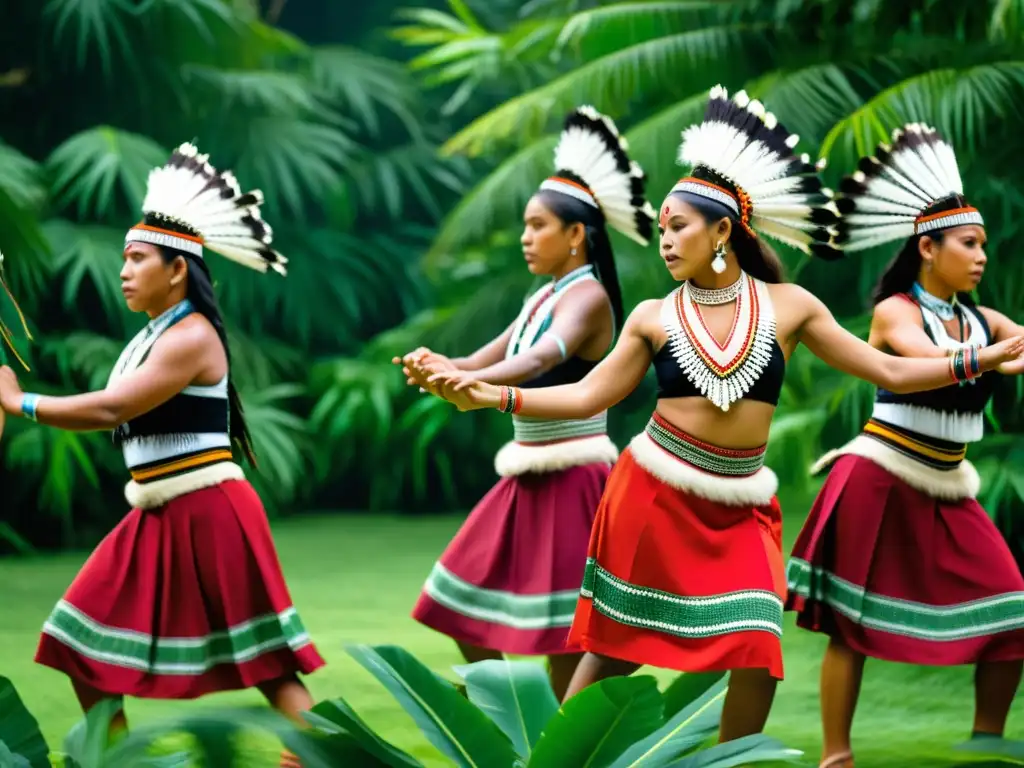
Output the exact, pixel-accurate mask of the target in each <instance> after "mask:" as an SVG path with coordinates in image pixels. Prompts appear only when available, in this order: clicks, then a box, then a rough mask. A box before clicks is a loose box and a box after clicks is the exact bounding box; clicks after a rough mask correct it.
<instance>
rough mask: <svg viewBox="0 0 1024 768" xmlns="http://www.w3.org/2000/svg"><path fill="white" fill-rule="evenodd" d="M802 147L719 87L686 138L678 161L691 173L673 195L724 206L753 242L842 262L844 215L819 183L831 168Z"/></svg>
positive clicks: (771, 118) (767, 116)
mask: <svg viewBox="0 0 1024 768" xmlns="http://www.w3.org/2000/svg"><path fill="white" fill-rule="evenodd" d="M798 140H799V137H798V136H797V135H796V134H790V133H789V132H788V131H787V130H786V129H785V128H784V127H783V126H782V125H781V124H780V123H779V121H778V119H777V118H776V117H775V115H773V114H772V113H771V112H767V111H766V110H765V108H764V105H763V104H762V103H761V102H759V101H757V100H756V99H754V100H751V99H750V97H749V96H747V94H746V92H744V91H740V92H739V93H737V94H736V95H735V96H734V97H733V98H732V99H731V100H730V99H729V92H728V91H727V90H726V89H725V88H723V87H722V86H721V85H716V86H715V87H714V88H712V89H711V93H710V98H709V100H708V106H707V110H706V111H705V113H704V121H703V122H702V123H700V124H699V125H693V126H690V127H689V128H687V129H686V130H685V131H683V142H682V145H681V146H680V147H679V162H680V164H681V165H687V166H690V168H691V170H690V175H689V176H686V177H685V178H683V179H680V180H679V182H678V183H677V184H676V185H675V187H673V188H672V192H684V193H689V194H694V195H699V196H701V197H704V198H706V199H710V200H714V201H715V202H717V203H719V204H721V205H723V206H725V208H727V209H728V210H729V211H730V212H731V213H732V214H733V216H735V217H736V218H737V219H738V220H739V222H740V225H741V226H742V227H743V228H744V229H745V230H746V231H747V232H748V233H749V234H750V235H751V236H753V237H756V236H757V234H756V233H758V232H759V233H761V234H764V235H768V236H769V237H772V238H774V239H776V240H779V241H781V242H783V243H787V244H789V245H791V246H793V247H795V248H798V249H800V250H801V251H803V252H805V253H813V254H815V255H817V256H821V257H822V258H826V259H836V258H840V257H841V256H842V253H841V252H840V251H839V249H838V248H837V246H836V242H835V237H836V235H837V233H838V231H837V229H836V226H835V225H836V221H837V220H838V218H839V211H838V209H837V208H836V206H835V204H834V203H833V202H832V193H831V192H830V191H829V190H827V189H825V188H824V187H823V186H822V183H821V179H820V178H819V177H818V171H820V170H821V169H822V168H824V166H825V162H824V160H821V161H819V162H818V163H817V164H812V163H811V160H810V158H809V157H808V156H807V155H806V154H804V155H797V154H795V153H794V151H793V149H794V147H796V145H797V142H798Z"/></svg>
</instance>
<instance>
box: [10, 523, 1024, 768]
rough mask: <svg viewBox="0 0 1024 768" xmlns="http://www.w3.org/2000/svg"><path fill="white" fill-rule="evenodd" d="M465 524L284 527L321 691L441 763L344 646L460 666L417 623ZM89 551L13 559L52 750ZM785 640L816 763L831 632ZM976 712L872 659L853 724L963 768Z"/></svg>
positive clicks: (917, 758)
mask: <svg viewBox="0 0 1024 768" xmlns="http://www.w3.org/2000/svg"><path fill="white" fill-rule="evenodd" d="M789 509H792V510H793V511H794V512H797V511H800V512H802V511H803V510H805V509H806V505H799V506H798V505H795V504H792V505H790V506H789ZM460 519H461V518H459V517H454V516H450V517H443V518H425V519H406V518H398V517H383V516H379V517H361V516H357V517H353V516H329V517H319V518H306V519H297V520H289V521H285V522H280V523H278V524H276V525H275V526H274V531H275V535H276V540H277V544H278V548H279V552H280V556H281V559H282V562H283V564H284V570H285V574H286V576H287V579H288V583H289V586H290V587H291V591H292V596H293V598H294V599H295V602H296V604H297V606H298V608H299V610H300V612H301V614H302V617H303V619H304V621H305V623H306V626H307V627H308V628H309V631H310V632H311V633H312V635H313V637H314V639H315V641H316V643H317V645H318V647H319V649H320V652H321V653H322V654H323V656H324V658H325V659H326V660H327V666H326V667H325V668H323V669H322V670H320V671H319V672H317V673H316V674H314V675H312V676H310V677H309V678H308V680H307V682H308V684H309V686H310V688H311V690H312V692H313V695H314V696H315V697H316V698H317V700H320V699H324V698H329V697H332V696H337V695H341V696H344V697H345V698H346V699H347V700H348V701H349V702H350V703H351V704H352V705H353V706H354V707H355V709H356V710H357V711H358V712H359V713H360V714H361V715H362V716H363V717H364V718H365V719H366V720H367V721H368V722H369V723H370V724H371V725H374V726H376V727H378V728H379V729H380V730H381V731H382V734H383V735H384V736H385V737H386V738H388V739H390V740H392V741H394V742H395V743H396V744H397V745H398V746H400V747H402V748H404V749H406V750H408V751H410V752H412V753H413V754H415V755H416V756H417V757H418V758H420V759H421V760H423V761H424V763H426V764H427V765H428V766H442V765H446V762H445V761H443V760H442V759H441V758H440V756H439V755H438V753H437V752H436V751H434V749H433V748H432V747H431V746H430V745H429V744H428V743H427V742H426V740H425V739H424V738H423V737H422V736H421V735H420V733H419V732H418V731H417V729H416V727H415V726H414V725H413V723H412V720H411V719H410V718H409V717H408V716H407V715H406V714H405V713H404V712H402V711H401V709H399V707H398V705H397V704H396V703H395V702H394V701H393V700H392V699H391V698H390V696H389V695H388V694H387V693H386V691H385V690H384V689H383V687H381V686H380V685H379V684H378V683H377V682H376V681H375V680H374V679H373V678H372V677H370V675H369V674H368V673H366V672H365V671H364V670H363V669H362V668H361V667H359V666H357V665H356V664H355V663H354V662H353V661H352V660H351V659H350V658H349V657H348V655H347V654H346V653H345V650H344V646H345V645H346V644H348V643H369V644H395V645H400V646H403V647H405V648H407V649H408V650H410V651H411V652H412V653H414V654H415V655H416V656H417V657H418V658H419V659H420V660H421V661H423V662H424V663H425V664H427V665H428V666H430V667H431V668H433V669H435V670H438V671H440V672H443V673H447V672H449V671H450V669H451V666H452V665H454V664H457V663H459V662H460V661H461V660H460V658H459V657H458V655H457V654H456V651H455V648H454V646H453V644H452V643H451V642H449V641H448V640H447V639H446V638H445V637H443V636H441V635H438V634H436V633H435V632H432V631H431V630H428V629H426V628H424V627H421V626H420V625H418V624H416V623H415V622H414V621H412V619H410V618H409V610H410V609H411V607H412V605H413V602H414V601H415V599H416V595H417V593H418V590H419V588H420V585H421V583H422V581H423V578H424V577H425V576H426V574H427V572H428V571H429V570H430V566H431V564H432V562H433V560H434V558H435V557H436V556H437V554H438V553H439V552H440V551H441V550H442V548H443V547H444V545H445V544H446V543H447V541H448V539H449V538H450V537H451V536H452V534H453V533H454V532H455V530H456V528H457V527H458V525H459V522H460ZM799 523H800V520H799V519H798V518H795V519H794V518H791V519H790V520H789V521H788V524H787V531H786V540H787V547H788V546H789V544H791V542H792V540H793V538H794V537H795V535H796V533H797V530H798V526H799ZM84 557H85V555H84V554H68V555H59V556H49V557H43V558H38V559H28V560H3V561H0V590H2V592H0V595H2V599H0V619H2V622H3V623H2V631H0V670H2V674H4V675H6V676H8V677H10V678H12V679H13V680H14V682H15V684H16V685H17V686H18V688H19V690H20V691H21V694H22V696H23V697H24V699H25V700H26V703H27V705H28V706H29V708H30V709H31V710H32V712H33V713H34V714H35V715H36V717H37V718H38V719H39V720H40V722H41V724H42V727H43V731H44V734H45V736H46V738H47V739H48V741H49V742H50V746H51V748H53V749H59V748H60V745H61V739H62V738H63V736H64V734H65V733H66V732H67V731H68V729H69V728H70V727H71V726H72V725H73V724H74V723H75V722H76V721H77V720H78V718H79V717H80V715H79V712H78V709H77V705H76V703H75V700H74V696H73V695H72V692H71V687H70V685H69V684H68V682H67V680H66V679H65V678H64V677H63V676H62V675H60V674H59V673H57V672H54V671H51V670H49V669H47V668H44V667H41V666H38V665H36V664H34V663H33V662H32V656H33V653H34V651H35V646H36V641H37V638H38V633H39V628H40V626H41V625H42V623H43V620H44V619H45V618H46V615H47V613H48V612H49V610H50V608H51V607H52V605H53V603H54V601H56V600H57V599H58V598H59V597H60V596H61V594H62V592H63V590H64V589H65V587H66V586H67V584H68V583H69V582H70V581H71V579H72V578H73V576H74V574H75V571H76V570H77V568H78V567H79V566H80V565H81V563H82V561H83V559H84ZM783 648H784V651H785V663H786V679H785V681H784V682H783V683H782V685H781V686H780V688H779V693H778V696H777V698H776V701H775V707H774V709H773V711H772V716H771V720H770V721H769V724H768V733H770V734H771V735H774V736H776V737H778V738H780V739H781V740H783V741H784V742H785V743H786V744H787V745H788V746H792V747H796V748H799V749H802V750H804V751H805V752H806V753H807V762H808V764H811V765H817V757H818V752H819V748H820V736H819V716H818V670H819V664H820V660H821V654H822V651H823V649H824V641H823V639H822V638H821V637H819V636H816V635H812V634H810V633H807V632H804V631H802V630H799V629H796V628H795V627H794V626H793V624H792V617H791V616H790V617H789V621H788V624H787V628H786V635H785V639H784V642H783ZM659 677H662V678H667V677H668V676H667V675H664V674H659ZM260 701H261V699H260V697H259V695H258V694H256V693H248V692H246V693H233V694H222V695H217V696H211V697H208V698H205V699H201V700H200V701H197V702H155V701H134V700H133V701H130V702H129V703H128V715H129V718H134V719H135V721H136V722H138V721H142V720H147V719H151V718H159V717H163V716H168V715H173V714H177V713H181V712H183V711H192V712H194V711H195V710H196V709H197V708H202V707H211V706H217V705H224V704H229V705H239V704H241V705H250V704H258V703H259V702H260ZM972 709H973V693H972V687H971V669H970V668H967V667H964V668H956V669H924V668H915V667H908V666H900V665H895V664H886V663H882V662H869V664H868V668H867V672H866V675H865V685H864V691H863V695H862V698H861V703H860V709H859V711H858V715H857V720H856V723H855V728H854V737H855V739H856V742H855V749H856V753H857V766H858V768H883V767H884V768H893V767H894V766H935V768H944V767H945V768H948V767H949V766H952V765H955V764H956V762H957V761H956V760H955V759H953V758H951V757H950V751H949V749H950V747H951V746H952V745H953V744H955V743H957V742H959V741H961V740H963V739H965V738H966V737H967V736H968V735H969V729H970V725H971V717H972ZM1007 735H1008V736H1010V737H1013V738H1022V737H1024V709H1022V707H1021V706H1020V705H1019V703H1018V704H1017V705H1015V707H1014V711H1013V713H1012V715H1011V720H1010V727H1009V729H1008V732H1007ZM268 759H269V755H268ZM253 764H256V763H253ZM265 764H268V765H269V764H270V763H269V762H267V763H265ZM566 768H571V766H567V767H566Z"/></svg>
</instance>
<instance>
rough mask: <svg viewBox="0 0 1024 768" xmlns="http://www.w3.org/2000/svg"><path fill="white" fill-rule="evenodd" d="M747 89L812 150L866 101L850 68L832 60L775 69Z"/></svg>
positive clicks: (802, 145) (804, 146)
mask: <svg viewBox="0 0 1024 768" xmlns="http://www.w3.org/2000/svg"><path fill="white" fill-rule="evenodd" d="M747 91H748V92H749V93H750V95H751V96H752V97H754V98H758V99H761V101H763V102H764V103H765V104H767V105H769V106H770V108H771V110H772V112H773V113H774V114H775V115H776V116H777V117H778V118H779V121H780V122H781V123H783V124H784V125H785V126H786V128H787V129H788V130H789V131H790V132H792V133H796V134H798V135H799V136H800V139H801V142H800V146H801V148H802V149H803V150H804V151H808V152H810V151H812V148H816V147H817V145H819V144H820V142H821V141H822V139H824V137H825V135H826V134H827V133H828V131H829V130H830V129H831V128H832V126H834V125H835V124H836V123H837V122H838V121H839V120H841V119H842V118H843V117H845V116H847V115H849V114H850V113H851V112H853V111H854V110H856V109H857V108H859V107H860V106H861V104H862V103H863V100H862V98H861V96H860V94H859V93H858V92H857V89H856V88H854V86H853V84H852V83H851V82H850V78H849V76H848V74H847V72H846V70H845V69H844V68H843V67H842V66H840V65H839V64H836V63H834V62H831V61H825V62H815V63H813V64H810V65H808V66H805V67H802V68H800V69H797V70H773V71H771V72H769V73H768V74H766V75H764V76H763V77H760V78H758V79H757V80H755V81H754V82H752V83H749V84H748V86H747Z"/></svg>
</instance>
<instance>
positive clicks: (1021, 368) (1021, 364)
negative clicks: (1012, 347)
mask: <svg viewBox="0 0 1024 768" xmlns="http://www.w3.org/2000/svg"><path fill="white" fill-rule="evenodd" d="M996 370H997V371H999V373H1001V374H1003V375H1004V376H1020V375H1021V374H1022V373H1024V357H1018V358H1017V359H1016V360H1011V361H1010V362H1008V363H1000V365H999V367H998V368H996Z"/></svg>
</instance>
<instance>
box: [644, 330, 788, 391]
mask: <svg viewBox="0 0 1024 768" xmlns="http://www.w3.org/2000/svg"><path fill="white" fill-rule="evenodd" d="M670 347H671V344H668V343H666V344H663V345H662V347H661V349H659V350H658V351H657V352H656V353H655V355H654V373H655V376H656V377H657V380H658V399H659V400H661V399H668V398H674V397H703V395H702V394H701V391H700V390H699V389H697V388H696V387H695V386H694V385H693V384H692V383H691V382H690V380H689V379H688V378H687V376H686V374H685V373H683V371H682V369H680V367H679V363H678V362H676V358H675V356H674V355H673V354H672V350H671V349H670ZM785 378H786V356H785V355H784V354H783V353H782V347H780V346H779V342H778V340H776V341H775V343H774V344H772V356H771V360H770V361H769V362H768V365H767V366H766V367H765V369H764V371H763V372H762V373H761V376H760V377H759V378H758V380H757V381H755V382H754V385H753V386H752V387H751V388H750V389H749V390H748V391H747V394H745V395H744V396H743V399H744V400H757V401H758V402H760V403H768V404H769V405H778V404H779V395H780V394H781V392H782V382H783V380H784V379H785Z"/></svg>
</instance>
